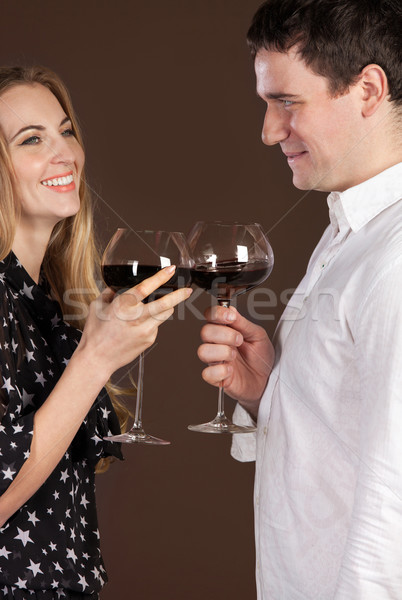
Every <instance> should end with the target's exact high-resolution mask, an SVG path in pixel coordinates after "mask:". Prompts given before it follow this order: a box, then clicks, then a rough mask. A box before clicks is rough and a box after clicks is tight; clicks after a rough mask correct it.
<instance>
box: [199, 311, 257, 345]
mask: <svg viewBox="0 0 402 600" xmlns="http://www.w3.org/2000/svg"><path fill="white" fill-rule="evenodd" d="M205 318H206V319H207V321H210V322H211V323H219V324H221V325H230V328H232V329H235V330H236V331H238V332H239V333H240V334H241V335H242V336H243V338H244V339H245V340H248V341H254V340H258V339H260V338H261V337H264V336H265V335H266V333H265V330H264V329H263V328H262V327H260V326H259V325H255V323H252V322H251V321H249V320H248V319H245V318H244V317H242V315H241V314H240V313H239V312H238V311H237V310H236V309H235V308H234V306H231V307H230V308H225V307H223V306H213V307H211V308H209V309H207V310H206V311H205Z"/></svg>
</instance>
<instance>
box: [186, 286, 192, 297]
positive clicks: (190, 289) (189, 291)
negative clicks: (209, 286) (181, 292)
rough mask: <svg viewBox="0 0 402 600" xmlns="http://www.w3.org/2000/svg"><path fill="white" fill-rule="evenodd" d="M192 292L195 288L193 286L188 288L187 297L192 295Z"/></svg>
mask: <svg viewBox="0 0 402 600" xmlns="http://www.w3.org/2000/svg"><path fill="white" fill-rule="evenodd" d="M192 293H193V289H192V288H186V295H187V298H188V297H189V296H191V294H192Z"/></svg>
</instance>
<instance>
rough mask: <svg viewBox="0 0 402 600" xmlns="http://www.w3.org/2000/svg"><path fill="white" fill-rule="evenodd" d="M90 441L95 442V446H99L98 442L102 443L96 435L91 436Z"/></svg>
mask: <svg viewBox="0 0 402 600" xmlns="http://www.w3.org/2000/svg"><path fill="white" fill-rule="evenodd" d="M91 440H93V441H94V442H95V444H99V442H101V441H102V438H100V437H99V436H97V435H96V433H95V435H93V436H92V437H91Z"/></svg>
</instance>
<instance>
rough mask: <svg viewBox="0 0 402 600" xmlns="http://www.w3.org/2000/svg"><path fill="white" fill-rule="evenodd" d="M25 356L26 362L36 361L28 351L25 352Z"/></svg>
mask: <svg viewBox="0 0 402 600" xmlns="http://www.w3.org/2000/svg"><path fill="white" fill-rule="evenodd" d="M25 356H26V359H27V361H28V362H31V360H36V358H35V357H34V353H33V352H30V351H29V350H25Z"/></svg>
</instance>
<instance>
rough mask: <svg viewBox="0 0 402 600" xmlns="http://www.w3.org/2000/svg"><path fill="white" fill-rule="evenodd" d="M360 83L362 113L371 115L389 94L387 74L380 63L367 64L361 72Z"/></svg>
mask: <svg viewBox="0 0 402 600" xmlns="http://www.w3.org/2000/svg"><path fill="white" fill-rule="evenodd" d="M358 85H360V88H361V91H362V96H361V99H362V114H363V116H364V117H371V116H372V115H373V114H374V113H375V112H376V110H377V109H378V108H379V107H380V105H381V104H382V103H383V102H384V100H385V99H386V97H387V96H388V94H389V89H388V79H387V76H386V74H385V73H384V70H383V69H382V68H381V67H380V66H379V65H375V64H373V65H367V66H366V67H364V69H363V70H362V72H361V74H360V77H359V81H358Z"/></svg>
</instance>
